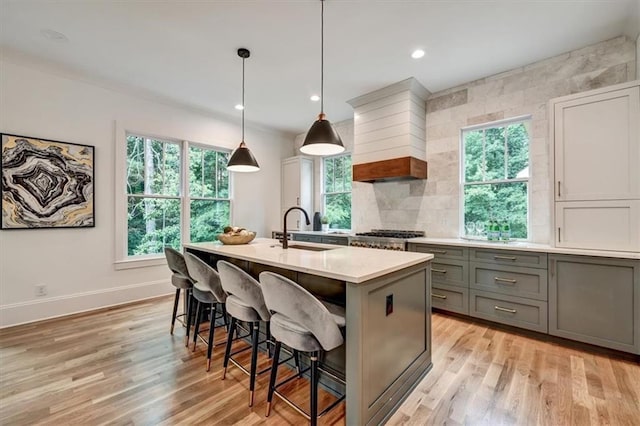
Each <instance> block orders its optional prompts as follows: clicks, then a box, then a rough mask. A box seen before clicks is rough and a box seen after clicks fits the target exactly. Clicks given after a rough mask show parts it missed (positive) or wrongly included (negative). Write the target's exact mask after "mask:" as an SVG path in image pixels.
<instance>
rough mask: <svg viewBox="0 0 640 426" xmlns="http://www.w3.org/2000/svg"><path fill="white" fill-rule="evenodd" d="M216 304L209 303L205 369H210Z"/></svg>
mask: <svg viewBox="0 0 640 426" xmlns="http://www.w3.org/2000/svg"><path fill="white" fill-rule="evenodd" d="M217 306H218V305H217V304H216V303H212V304H211V307H212V309H211V321H210V322H209V346H208V347H207V371H209V370H210V369H211V352H212V351H213V335H214V332H215V329H216V327H215V325H216V324H215V322H216V312H217Z"/></svg>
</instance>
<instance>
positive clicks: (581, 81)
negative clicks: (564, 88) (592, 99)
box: [569, 63, 627, 93]
mask: <svg viewBox="0 0 640 426" xmlns="http://www.w3.org/2000/svg"><path fill="white" fill-rule="evenodd" d="M625 81H627V64H626V63H624V64H618V65H614V66H612V67H608V68H603V69H599V70H596V71H592V72H589V73H585V74H580V75H576V76H574V77H572V78H571V79H569V90H570V91H571V93H580V92H584V91H587V90H592V89H598V88H600V87H605V86H611V85H613V84H618V83H624V82H625Z"/></svg>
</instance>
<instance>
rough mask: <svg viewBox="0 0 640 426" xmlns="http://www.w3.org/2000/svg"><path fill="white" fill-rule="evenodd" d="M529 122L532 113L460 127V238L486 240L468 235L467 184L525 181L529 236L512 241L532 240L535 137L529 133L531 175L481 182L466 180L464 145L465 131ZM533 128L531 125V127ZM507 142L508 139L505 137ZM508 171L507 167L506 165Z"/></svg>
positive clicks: (530, 122)
mask: <svg viewBox="0 0 640 426" xmlns="http://www.w3.org/2000/svg"><path fill="white" fill-rule="evenodd" d="M526 122H529V126H531V124H532V122H533V120H532V115H531V114H526V115H520V116H516V117H510V118H505V119H503V120H495V121H490V122H487V123H480V124H474V125H472V126H467V127H462V128H460V136H459V146H458V148H459V152H460V167H459V170H458V172H459V177H458V182H459V186H458V192H459V203H458V207H459V217H458V235H459V237H460V238H463V239H466V240H479V241H486V239H485V238H479V237H477V236H476V237H472V238H470V237H469V236H467V235H466V229H465V220H464V219H465V199H464V194H465V191H464V190H465V187H466V186H476V185H496V184H510V183H518V182H525V183H526V184H527V238H526V239H524V238H511V240H512V241H523V242H525V241H531V180H532V175H531V172H532V170H533V168H532V167H531V142H532V140H533V138H532V137H531V135H529V149H528V152H527V154H528V157H529V158H528V165H527V167H528V168H529V176H528V177H526V178H513V179H492V180H487V181H479V182H466V181H465V180H466V177H465V145H464V134H465V132H472V131H477V130H486V129H491V128H494V127H506V126H509V125H511V124H517V123H526ZM530 128H531V127H530ZM505 144H506V139H505ZM507 161H508V159H507V157H506V156H505V166H506V164H507ZM505 171H506V167H505Z"/></svg>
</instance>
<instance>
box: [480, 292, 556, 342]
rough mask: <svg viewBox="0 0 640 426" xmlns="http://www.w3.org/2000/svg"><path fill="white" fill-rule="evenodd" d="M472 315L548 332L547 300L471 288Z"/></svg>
mask: <svg viewBox="0 0 640 426" xmlns="http://www.w3.org/2000/svg"><path fill="white" fill-rule="evenodd" d="M470 294H471V300H470V305H469V313H470V315H471V316H472V317H477V318H482V319H486V320H489V321H495V322H499V323H502V324H507V325H512V326H515V327H520V328H526V329H529V330H534V331H539V332H541V333H546V332H547V302H543V301H540V300H531V299H524V298H521V297H514V296H506V295H501V294H496V293H488V292H484V291H476V290H471V291H470Z"/></svg>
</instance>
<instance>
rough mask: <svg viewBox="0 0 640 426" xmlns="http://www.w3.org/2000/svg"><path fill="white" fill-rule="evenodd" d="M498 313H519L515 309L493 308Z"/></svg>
mask: <svg viewBox="0 0 640 426" xmlns="http://www.w3.org/2000/svg"><path fill="white" fill-rule="evenodd" d="M493 308H494V309H495V310H496V311H502V312H509V313H510V314H515V313H516V312H517V311H516V310H515V309H509V308H502V307H500V306H494V307H493Z"/></svg>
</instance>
